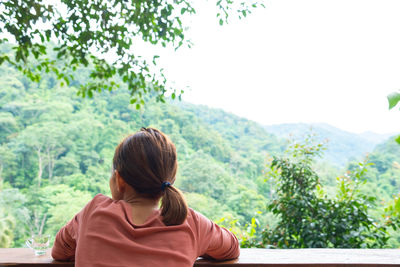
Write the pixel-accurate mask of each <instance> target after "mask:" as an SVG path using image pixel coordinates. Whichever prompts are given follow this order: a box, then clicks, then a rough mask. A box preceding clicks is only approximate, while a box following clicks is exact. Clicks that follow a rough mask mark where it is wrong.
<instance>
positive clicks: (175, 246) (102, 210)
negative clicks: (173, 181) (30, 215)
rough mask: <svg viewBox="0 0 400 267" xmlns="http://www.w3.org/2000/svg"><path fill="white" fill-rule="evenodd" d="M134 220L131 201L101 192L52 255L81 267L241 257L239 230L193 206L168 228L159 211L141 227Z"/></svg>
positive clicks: (63, 231)
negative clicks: (214, 220) (218, 222)
mask: <svg viewBox="0 0 400 267" xmlns="http://www.w3.org/2000/svg"><path fill="white" fill-rule="evenodd" d="M133 221H134V218H132V208H131V205H130V204H129V203H127V202H125V201H123V200H118V201H116V200H112V199H110V198H108V197H106V196H104V195H101V194H99V195H97V196H96V197H95V198H94V199H93V200H92V201H91V202H89V203H88V204H87V205H86V207H85V208H84V209H83V210H82V211H81V212H80V213H78V214H77V215H76V216H75V217H74V218H73V219H72V220H71V221H70V222H69V223H68V224H67V225H66V226H65V227H63V228H62V229H61V230H60V231H59V233H58V234H57V238H56V242H55V243H54V247H53V251H52V256H53V258H55V259H58V260H75V262H76V266H78V267H79V266H192V265H193V263H194V261H195V260H196V258H197V257H198V256H200V255H204V254H207V255H208V256H211V257H213V258H216V259H231V258H236V257H238V255H239V246H238V241H237V239H236V237H235V236H234V235H233V234H231V233H230V232H229V231H227V230H225V229H223V228H220V227H218V226H217V225H216V224H214V223H212V222H211V221H210V220H208V219H207V218H205V217H204V216H202V215H201V214H199V213H197V212H195V211H193V210H192V209H189V210H188V215H187V218H186V220H185V221H184V222H183V223H182V224H180V225H172V226H166V225H165V224H164V223H163V221H162V216H160V211H159V210H155V211H154V212H153V214H151V215H150V216H149V218H148V219H147V220H146V221H145V222H144V223H143V224H141V225H136V224H134V223H133ZM75 253H76V255H75Z"/></svg>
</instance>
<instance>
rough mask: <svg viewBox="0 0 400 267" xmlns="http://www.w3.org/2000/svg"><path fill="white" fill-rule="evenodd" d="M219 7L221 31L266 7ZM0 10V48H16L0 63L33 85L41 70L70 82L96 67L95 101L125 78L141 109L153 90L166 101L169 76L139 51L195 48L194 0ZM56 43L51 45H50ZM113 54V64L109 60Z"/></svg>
mask: <svg viewBox="0 0 400 267" xmlns="http://www.w3.org/2000/svg"><path fill="white" fill-rule="evenodd" d="M234 4H237V5H234ZM216 5H217V8H218V11H217V17H219V18H220V20H219V21H220V24H221V25H222V24H224V23H225V22H227V19H228V16H229V14H230V13H231V10H232V9H236V10H237V12H239V17H240V18H241V17H245V16H246V15H247V14H249V13H250V12H251V10H252V9H253V8H256V7H257V6H259V5H262V3H261V4H260V3H258V2H257V1H251V2H250V1H249V2H246V1H244V2H239V3H238V2H236V3H234V1H231V0H218V1H217V2H216ZM0 10H2V12H1V14H0V25H1V26H0V29H1V32H2V33H3V34H4V35H3V38H1V39H0V43H15V45H14V46H13V47H12V50H11V49H8V52H7V51H6V52H3V53H2V54H1V55H0V64H1V63H3V62H8V63H10V64H11V65H13V66H15V67H17V68H18V69H19V70H20V71H22V72H23V73H24V74H25V75H27V76H28V77H29V78H30V79H31V80H33V81H39V80H40V77H41V73H42V71H44V72H46V73H48V72H53V73H55V74H56V75H57V78H58V79H61V80H63V82H65V83H66V84H69V83H70V82H71V81H72V80H74V77H75V71H76V70H77V68H79V67H80V66H85V67H90V71H89V77H90V80H88V82H87V83H85V84H81V86H80V88H79V91H78V93H79V94H81V95H82V96H86V95H87V96H89V97H91V96H92V95H93V92H94V91H101V90H113V89H115V88H116V87H118V82H116V79H115V78H116V77H120V78H121V79H122V81H123V82H124V83H125V84H127V86H128V88H129V90H130V92H131V97H132V99H131V103H137V104H136V105H137V107H140V103H138V102H137V101H138V100H139V101H140V102H141V103H142V104H143V103H144V101H143V95H144V94H147V93H150V92H153V93H155V94H156V95H157V98H158V99H159V100H161V101H163V99H164V95H165V93H166V90H167V89H166V79H165V76H164V75H163V73H162V72H158V71H155V69H154V68H155V67H156V58H157V57H158V56H157V55H155V56H154V58H153V61H152V62H151V63H148V62H147V61H146V60H144V59H142V58H141V56H140V55H138V53H137V51H136V50H135V48H136V46H135V45H136V44H137V43H138V42H141V41H144V42H145V43H149V44H153V45H157V44H161V45H162V46H164V47H165V46H167V45H168V44H171V45H172V46H173V47H174V48H175V49H177V48H179V47H181V46H182V45H184V44H187V45H189V46H190V42H189V41H187V40H186V39H185V29H186V25H185V24H184V23H183V22H184V18H185V17H186V16H188V15H193V14H195V9H194V8H193V6H192V4H191V2H190V1H188V0H174V1H171V0H156V1H154V0H145V1H138V0H131V1H129V0H110V1H98V0H95V1H90V0H82V1H76V0H60V1H44V0H41V1H37V0H24V1H18V0H10V1H0ZM5 37H11V38H10V39H7V38H5ZM50 42H51V43H52V44H51V45H50V46H51V47H49V46H48V45H46V43H50ZM11 51H13V52H12V53H11ZM51 53H52V54H54V57H53V58H52V57H50V54H51ZM107 53H111V54H112V55H113V59H114V60H113V61H112V62H109V61H107V60H106V59H105V58H104V56H103V55H104V54H107ZM156 73H159V74H156ZM172 98H175V92H174V93H173V94H172Z"/></svg>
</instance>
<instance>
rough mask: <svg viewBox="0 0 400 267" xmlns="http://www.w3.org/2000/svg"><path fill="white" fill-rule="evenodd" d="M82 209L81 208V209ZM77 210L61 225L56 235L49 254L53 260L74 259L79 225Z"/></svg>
mask: <svg viewBox="0 0 400 267" xmlns="http://www.w3.org/2000/svg"><path fill="white" fill-rule="evenodd" d="M82 211H83V210H82ZM82 211H81V212H79V213H78V214H77V215H75V217H74V218H73V219H72V220H71V221H69V222H68V223H67V224H66V225H65V226H63V227H62V228H61V229H60V231H58V233H57V235H56V239H55V240H54V245H53V248H52V250H51V256H52V257H53V259H55V260H61V261H74V259H75V248H76V238H77V235H76V233H77V230H78V227H79V221H80V217H81V216H80V214H81V213H82Z"/></svg>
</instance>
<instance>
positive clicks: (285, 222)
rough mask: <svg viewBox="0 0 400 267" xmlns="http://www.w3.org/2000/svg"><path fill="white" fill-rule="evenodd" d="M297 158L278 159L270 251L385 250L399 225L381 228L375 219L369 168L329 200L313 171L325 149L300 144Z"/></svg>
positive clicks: (342, 183)
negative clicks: (366, 190) (391, 232)
mask: <svg viewBox="0 0 400 267" xmlns="http://www.w3.org/2000/svg"><path fill="white" fill-rule="evenodd" d="M293 147H294V150H293V151H292V157H286V158H275V159H274V160H273V161H272V164H271V168H272V173H274V174H275V175H276V181H277V186H276V196H275V197H274V199H273V201H272V203H271V204H270V205H269V207H268V209H269V210H270V211H272V212H273V213H274V214H275V215H277V216H278V219H279V221H278V224H277V226H276V227H274V228H272V229H268V228H267V229H265V230H264V232H263V234H262V236H263V243H264V245H272V246H276V247H280V248H313V247H317V248H323V247H338V248H373V247H384V246H385V245H386V244H387V242H388V239H389V234H388V229H389V228H390V227H393V226H394V228H395V227H396V225H395V224H397V222H392V221H390V220H387V219H386V220H384V221H382V222H376V220H374V219H373V218H372V217H371V215H370V214H369V207H370V206H372V205H373V204H374V200H375V199H374V198H373V197H370V196H367V195H365V194H363V193H362V192H361V190H360V187H361V186H362V185H363V184H364V183H365V173H366V166H365V164H363V163H360V164H359V165H358V168H357V169H356V170H354V172H353V173H349V174H347V175H345V176H343V177H341V178H339V179H338V193H337V195H336V197H335V198H328V197H327V195H326V193H325V192H324V191H323V188H322V186H321V185H320V183H319V177H318V175H317V174H316V173H315V172H314V171H313V170H312V168H311V164H312V157H313V156H315V155H316V154H319V153H320V148H321V147H322V146H321V144H317V146H315V145H313V144H312V143H310V144H305V145H302V144H295V145H294V146H293Z"/></svg>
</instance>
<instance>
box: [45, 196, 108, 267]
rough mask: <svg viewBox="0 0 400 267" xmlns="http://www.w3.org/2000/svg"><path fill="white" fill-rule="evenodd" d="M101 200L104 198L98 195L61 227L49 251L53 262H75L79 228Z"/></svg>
mask: <svg viewBox="0 0 400 267" xmlns="http://www.w3.org/2000/svg"><path fill="white" fill-rule="evenodd" d="M102 198H105V196H102V195H100V194H99V195H97V196H95V197H94V198H93V199H92V200H91V201H90V202H89V203H88V204H86V206H85V207H84V208H83V209H82V210H81V211H80V212H79V213H78V214H76V215H75V216H74V218H73V219H72V220H71V221H69V222H68V223H67V224H66V225H65V226H63V227H62V228H61V229H60V231H58V233H57V235H56V238H55V240H54V245H53V248H52V250H51V256H52V257H53V258H54V259H55V260H60V261H74V260H75V249H76V245H77V239H78V234H79V228H80V226H81V225H82V223H83V220H84V218H85V216H86V214H87V213H88V211H89V210H90V209H91V208H92V206H95V205H96V202H98V201H99V200H100V199H102Z"/></svg>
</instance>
